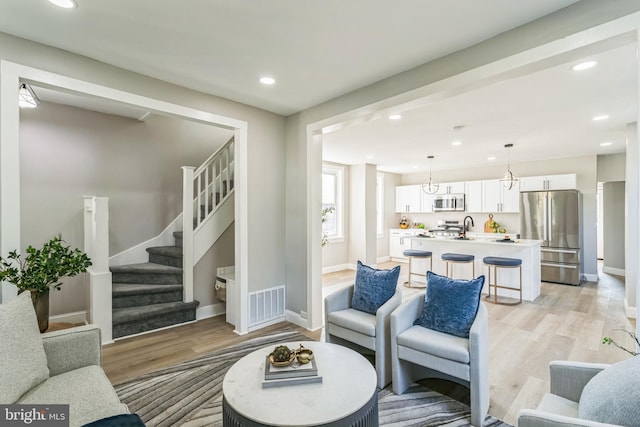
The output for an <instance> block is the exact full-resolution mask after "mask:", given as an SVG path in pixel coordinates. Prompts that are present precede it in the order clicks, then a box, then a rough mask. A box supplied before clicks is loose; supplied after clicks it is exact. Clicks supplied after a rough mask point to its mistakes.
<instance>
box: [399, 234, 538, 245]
mask: <svg viewBox="0 0 640 427" xmlns="http://www.w3.org/2000/svg"><path fill="white" fill-rule="evenodd" d="M406 238H407V239H415V240H417V241H424V242H434V243H438V242H447V243H455V244H460V245H465V244H466V245H518V246H536V245H537V246H540V244H541V243H542V241H541V240H527V239H513V238H512V240H513V243H511V242H498V240H499V239H501V235H497V236H496V237H495V238H491V237H469V239H468V240H462V239H456V238H452V237H417V236H411V237H406Z"/></svg>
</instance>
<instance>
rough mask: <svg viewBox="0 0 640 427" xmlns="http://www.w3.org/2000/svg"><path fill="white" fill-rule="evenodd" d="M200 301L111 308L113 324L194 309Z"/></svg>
mask: <svg viewBox="0 0 640 427" xmlns="http://www.w3.org/2000/svg"><path fill="white" fill-rule="evenodd" d="M199 304H200V302H198V301H193V302H182V301H180V302H168V303H163V304H153V305H147V306H142V307H127V308H116V309H114V310H113V325H114V326H115V325H120V324H122V323H127V322H135V321H140V320H144V319H149V318H152V317H158V316H161V315H165V314H168V313H174V312H179V311H189V310H195V309H196V307H198V305H199Z"/></svg>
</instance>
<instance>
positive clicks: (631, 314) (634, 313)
mask: <svg viewBox="0 0 640 427" xmlns="http://www.w3.org/2000/svg"><path fill="white" fill-rule="evenodd" d="M624 312H625V314H626V315H627V317H628V318H629V319H637V318H638V307H632V306H630V305H629V301H628V300H627V299H626V298H625V299H624Z"/></svg>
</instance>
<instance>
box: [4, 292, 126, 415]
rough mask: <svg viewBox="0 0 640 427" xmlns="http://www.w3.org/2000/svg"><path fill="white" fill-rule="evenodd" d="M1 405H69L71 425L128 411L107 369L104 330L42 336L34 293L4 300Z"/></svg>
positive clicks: (83, 328)
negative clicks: (102, 344) (102, 331)
mask: <svg viewBox="0 0 640 427" xmlns="http://www.w3.org/2000/svg"><path fill="white" fill-rule="evenodd" d="M0 342H1V343H2V346H0V367H1V368H0V384H2V387H0V404H26V405H28V404H33V405H36V404H38V405H41V404H68V405H69V421H70V423H69V425H70V426H72V427H73V426H82V425H84V424H87V423H90V422H93V421H96V420H101V419H104V418H108V417H112V416H114V415H119V414H127V413H129V410H128V408H127V406H126V405H124V404H122V403H121V402H120V399H119V398H118V395H117V394H116V392H115V390H114V389H113V386H112V385H111V383H110V381H109V379H108V378H107V376H106V375H105V373H104V371H103V370H102V368H101V362H102V359H101V358H102V347H101V341H100V329H99V328H98V327H97V326H95V325H87V326H80V327H75V328H70V329H65V330H61V331H56V332H51V333H45V334H40V331H39V329H38V322H37V320H36V315H35V311H34V309H33V304H32V302H31V297H30V295H29V293H28V292H24V293H22V294H20V295H18V297H17V298H16V299H14V300H12V301H9V302H6V303H3V304H0Z"/></svg>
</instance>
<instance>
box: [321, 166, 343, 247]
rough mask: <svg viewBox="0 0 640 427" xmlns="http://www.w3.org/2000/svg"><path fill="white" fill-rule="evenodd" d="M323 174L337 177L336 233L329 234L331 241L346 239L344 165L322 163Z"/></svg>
mask: <svg viewBox="0 0 640 427" xmlns="http://www.w3.org/2000/svg"><path fill="white" fill-rule="evenodd" d="M322 174H323V175H325V174H328V175H334V176H335V177H336V190H335V191H336V195H335V197H336V210H335V213H334V214H335V215H336V233H335V234H327V239H328V240H329V242H341V241H344V214H345V212H344V206H345V205H344V167H342V166H337V165H328V164H323V165H322Z"/></svg>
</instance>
